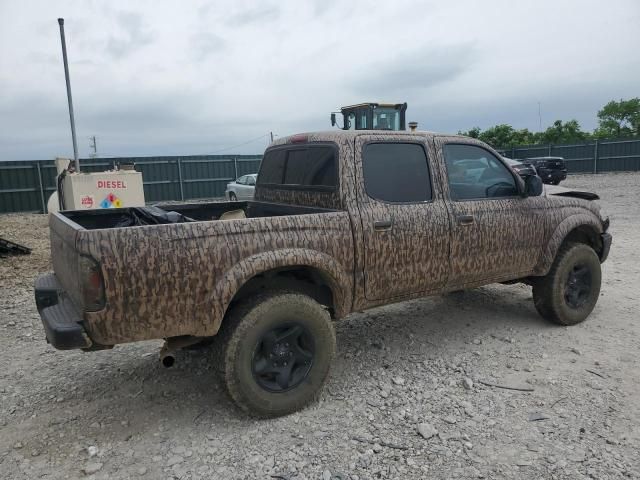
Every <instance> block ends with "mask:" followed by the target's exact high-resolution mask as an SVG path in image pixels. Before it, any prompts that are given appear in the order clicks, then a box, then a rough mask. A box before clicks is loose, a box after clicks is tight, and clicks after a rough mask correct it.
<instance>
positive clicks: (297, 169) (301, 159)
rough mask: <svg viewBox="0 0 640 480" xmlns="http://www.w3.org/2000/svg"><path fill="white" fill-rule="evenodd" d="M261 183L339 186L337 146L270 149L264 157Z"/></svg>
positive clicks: (259, 180) (322, 187) (321, 186)
mask: <svg viewBox="0 0 640 480" xmlns="http://www.w3.org/2000/svg"><path fill="white" fill-rule="evenodd" d="M258 185H273V186H275V185H277V186H282V187H293V188H295V187H314V188H320V189H333V188H335V187H336V186H337V162H336V151H335V148H334V147H332V146H328V145H304V146H295V147H285V148H275V149H272V150H269V151H267V152H266V153H265V155H264V157H263V159H262V164H261V166H260V173H259V174H258Z"/></svg>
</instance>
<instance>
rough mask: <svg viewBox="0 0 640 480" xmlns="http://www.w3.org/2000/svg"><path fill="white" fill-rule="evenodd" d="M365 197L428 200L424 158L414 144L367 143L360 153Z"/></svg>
mask: <svg viewBox="0 0 640 480" xmlns="http://www.w3.org/2000/svg"><path fill="white" fill-rule="evenodd" d="M362 167H363V173H364V185H365V189H366V191H367V195H369V196H370V197H371V198H374V199H376V200H382V201H384V202H395V203H399V202H424V201H427V200H431V198H432V193H431V178H430V176H429V166H428V163H427V155H426V153H425V151H424V148H423V147H422V146H421V145H418V144H415V143H370V144H368V145H366V146H365V148H364V151H363V153H362Z"/></svg>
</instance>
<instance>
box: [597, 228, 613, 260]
mask: <svg viewBox="0 0 640 480" xmlns="http://www.w3.org/2000/svg"><path fill="white" fill-rule="evenodd" d="M600 238H602V251H601V252H600V263H602V262H604V261H605V260H606V259H607V257H608V256H609V250H611V240H612V239H613V238H612V237H611V234H610V233H607V232H605V233H602V234H600Z"/></svg>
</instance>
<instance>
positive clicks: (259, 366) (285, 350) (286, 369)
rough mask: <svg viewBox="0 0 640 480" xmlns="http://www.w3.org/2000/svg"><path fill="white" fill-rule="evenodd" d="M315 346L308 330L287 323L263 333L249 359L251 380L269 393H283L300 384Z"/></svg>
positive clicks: (311, 358) (311, 359)
mask: <svg viewBox="0 0 640 480" xmlns="http://www.w3.org/2000/svg"><path fill="white" fill-rule="evenodd" d="M314 354H315V344H314V342H313V337H312V336H311V333H310V332H309V330H307V328H306V327H304V326H303V325H300V324H299V323H287V324H286V325H283V326H279V327H276V328H274V329H271V330H269V331H268V332H266V333H265V334H264V335H263V336H262V337H261V338H260V340H259V341H258V344H257V345H256V347H255V349H254V351H253V358H252V360H251V368H252V372H253V378H254V379H255V381H256V382H257V383H258V385H260V387H262V388H263V389H265V390H267V391H269V392H286V391H287V390H291V389H292V388H295V387H297V386H298V385H300V384H301V383H302V382H303V381H304V379H305V378H307V376H308V375H309V371H310V370H311V367H312V365H313V358H314Z"/></svg>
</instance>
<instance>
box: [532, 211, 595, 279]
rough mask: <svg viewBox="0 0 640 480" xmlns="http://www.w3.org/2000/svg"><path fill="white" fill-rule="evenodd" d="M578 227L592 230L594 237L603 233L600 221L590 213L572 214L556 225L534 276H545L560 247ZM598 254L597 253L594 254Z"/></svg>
mask: <svg viewBox="0 0 640 480" xmlns="http://www.w3.org/2000/svg"><path fill="white" fill-rule="evenodd" d="M579 227H587V228H589V229H591V230H593V233H594V234H595V235H596V236H599V235H600V234H601V233H602V232H603V227H602V221H601V220H600V218H599V217H598V216H597V215H595V214H593V213H590V212H584V213H577V214H573V215H571V216H569V217H567V218H565V219H564V220H562V222H560V223H559V224H558V226H557V227H556V228H555V230H554V231H553V233H552V234H551V237H550V238H549V241H548V242H547V244H546V245H545V246H544V247H543V250H542V254H541V255H540V259H539V260H538V264H537V266H536V268H535V275H546V274H547V273H548V272H549V270H550V269H551V265H552V264H553V260H554V259H555V258H556V255H557V253H558V250H559V249H560V246H561V245H562V243H563V242H564V241H565V239H566V238H567V235H569V234H570V233H571V232H572V231H573V230H575V229H577V228H579ZM596 253H598V252H596Z"/></svg>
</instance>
